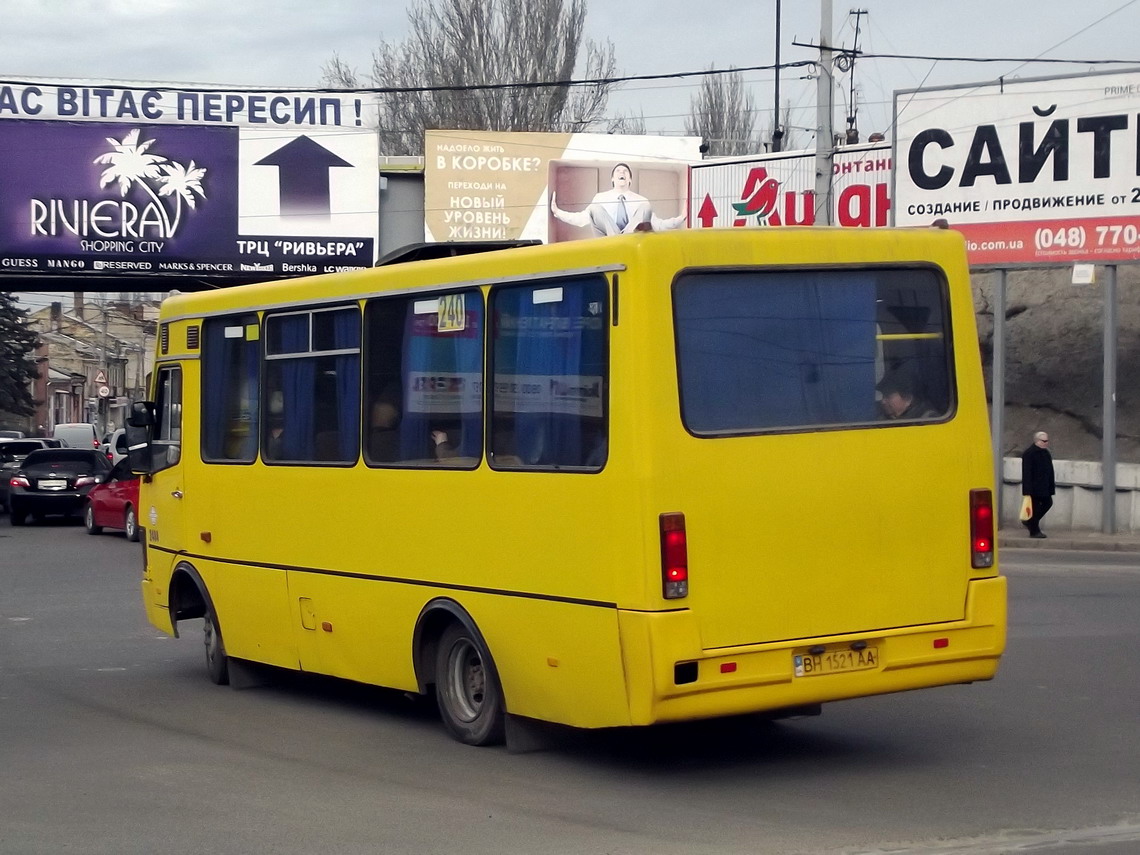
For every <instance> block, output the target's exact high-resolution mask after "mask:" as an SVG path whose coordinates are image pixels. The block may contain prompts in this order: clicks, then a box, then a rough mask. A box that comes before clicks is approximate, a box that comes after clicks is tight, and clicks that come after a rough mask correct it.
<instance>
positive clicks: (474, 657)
mask: <svg viewBox="0 0 1140 855" xmlns="http://www.w3.org/2000/svg"><path fill="white" fill-rule="evenodd" d="M435 697H436V701H437V703H438V705H439V715H440V718H442V719H443V725H444V727H446V728H447V730H448V732H449V733H450V734H451V735H452V736H454V737H455V738H456V739H457V740H459V741H460V742H462V743H465V744H466V745H496V744H498V743H500V742H502V741H503V733H504V724H503V721H504V717H503V712H504V704H503V690H502V687H501V686H500V685H499V675H498V672H497V671H496V670H495V663H494V661H492V659H491V654H490V653H489V652H488V651H487V648H486V647H485V646H484V645H483V641H482V639H480V638H479V634H478V633H476V632H472V631H471V630H469V629H468V628H467V627H465V626H463V625H462V624H459V623H452V624H451V625H449V626H448V627H447V629H446V630H444V632H443V635H442V636H441V637H440V640H439V649H438V651H437V653H436V665H435Z"/></svg>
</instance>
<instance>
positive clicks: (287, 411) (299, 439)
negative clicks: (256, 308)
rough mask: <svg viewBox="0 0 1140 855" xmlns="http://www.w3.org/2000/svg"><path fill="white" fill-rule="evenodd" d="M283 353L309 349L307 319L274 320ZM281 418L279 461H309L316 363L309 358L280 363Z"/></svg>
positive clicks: (312, 449)
mask: <svg viewBox="0 0 1140 855" xmlns="http://www.w3.org/2000/svg"><path fill="white" fill-rule="evenodd" d="M275 320H276V322H277V324H278V325H279V329H280V332H281V346H282V350H283V352H285V353H298V352H301V353H303V352H306V351H307V350H308V348H309V316H308V315H307V314H304V315H291V316H286V317H283V318H277V319H275ZM278 365H280V367H281V404H282V410H281V413H280V414H275V413H272V412H271V415H280V417H281V419H282V427H283V429H284V430H283V432H282V434H281V449H282V452H281V459H282V460H312V459H313V456H314V448H315V434H314V431H315V419H314V403H315V401H314V394H315V388H316V386H315V380H316V360H315V359H313V358H312V357H307V358H296V359H282V360H279V361H278ZM271 407H272V405H271Z"/></svg>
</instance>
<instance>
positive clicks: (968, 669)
mask: <svg viewBox="0 0 1140 855" xmlns="http://www.w3.org/2000/svg"><path fill="white" fill-rule="evenodd" d="M619 620H620V622H621V636H622V648H623V656H624V657H625V659H626V663H625V664H626V674H627V675H630V685H629V692H630V697H629V700H630V717H631V721H632V723H633V724H653V723H656V722H666V721H684V720H688V719H700V718H713V717H717V716H728V715H740V714H744V713H759V712H767V711H775V710H781V709H787V708H795V707H804V706H810V705H813V704H819V703H827V702H829V701H838V700H844V699H847V698H858V697H866V696H870V695H880V694H887V693H890V692H902V691H907V690H910V689H921V688H928V687H931V686H944V685H950V684H954V683H970V682H973V681H976V680H989V679H991V678H992V677H993V676H994V674H995V673H996V672H997V667H998V661H999V659H1000V657H1001V654H1002V652H1003V651H1004V649H1005V638H1006V580H1005V578H1004V577H1000V576H999V577H996V578H992V579H978V580H974V581H973V582H971V584H970V586H969V592H968V596H967V602H966V613H965V618H964V619H963V620H960V621H952V622H948V623H941V624H931V625H925V626H919V627H903V628H898V629H890V630H879V631H874V632H869V633H859V634H851V635H838V636H829V637H827V638H814V639H801V640H797V641H791V642H774V643H766V644H756V645H748V646H741V647H733V648H723V649H717V650H702V649H701V648H700V639H699V633H698V629H697V623H696V619H695V617H694V616H693V615H692V613H690V612H685V611H679V612H666V613H644V612H642V613H635V612H620V613H619ZM821 648H822V649H823V651H824V652H825V654H830V653H838V654H839V655H838V656H834V657H832V658H833V660H835V661H839V662H840V663H843V662H846V661H851V662H852V663H853V664H855V665H856V666H857V669H855V670H839V671H834V672H828V673H819V671H818V669H813V668H810V667H809V668H807V669H806V671H805V668H804V667H803V665H804V664H805V663H803V661H802V660H801V662H800V667H798V668H797V660H796V656H797V655H799V656H804V655H808V654H809V651H811V650H812V649H814V650H816V651H817V652H818V651H819V650H820V649H821ZM868 651H873V656H874V660H875V661H874V664H873V665H871V666H869V665H868V664H867V656H868V653H867V652H868ZM860 654H862V656H860ZM797 672H798V673H797ZM634 675H640V676H638V677H635V676H634Z"/></svg>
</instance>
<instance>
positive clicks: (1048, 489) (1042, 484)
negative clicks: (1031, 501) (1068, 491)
mask: <svg viewBox="0 0 1140 855" xmlns="http://www.w3.org/2000/svg"><path fill="white" fill-rule="evenodd" d="M1055 492H1057V485H1056V482H1054V480H1053V455H1052V454H1050V453H1049V449H1047V448H1042V447H1041V446H1039V445H1037V444H1036V443H1034V444H1033V445H1031V446H1029V448H1027V449H1025V451H1023V452H1022V453H1021V495H1023V496H1052V495H1053V494H1054V493H1055Z"/></svg>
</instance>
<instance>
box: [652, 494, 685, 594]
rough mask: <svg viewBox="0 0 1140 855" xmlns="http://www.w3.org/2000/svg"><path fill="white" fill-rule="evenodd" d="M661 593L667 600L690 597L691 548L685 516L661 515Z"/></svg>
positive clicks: (677, 514)
mask: <svg viewBox="0 0 1140 855" xmlns="http://www.w3.org/2000/svg"><path fill="white" fill-rule="evenodd" d="M659 520H660V526H661V592H662V594H663V595H664V597H665V599H667V600H679V599H681V598H682V597H687V596H688V595H689V547H688V543H687V540H686V537H685V515H684V514H681V513H672V514H661V516H660V517H659Z"/></svg>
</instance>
